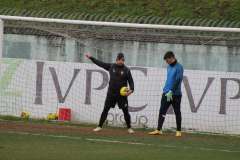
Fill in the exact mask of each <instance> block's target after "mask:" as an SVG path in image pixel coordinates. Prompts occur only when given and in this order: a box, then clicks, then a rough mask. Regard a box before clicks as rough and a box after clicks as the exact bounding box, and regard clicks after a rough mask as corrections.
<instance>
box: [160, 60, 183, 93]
mask: <svg viewBox="0 0 240 160" xmlns="http://www.w3.org/2000/svg"><path fill="white" fill-rule="evenodd" d="M182 80H183V66H182V65H181V64H180V63H178V62H175V63H173V64H170V65H168V67H167V80H166V82H165V86H164V88H163V93H164V94H166V93H167V92H169V91H170V90H171V91H172V92H173V95H182V91H181V83H182Z"/></svg>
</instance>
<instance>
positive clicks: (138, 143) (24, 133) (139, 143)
mask: <svg viewBox="0 0 240 160" xmlns="http://www.w3.org/2000/svg"><path fill="white" fill-rule="evenodd" d="M0 133H1V132H0ZM7 133H10V134H19V135H31V136H44V137H52V138H65V139H71V140H85V141H93V142H104V143H118V144H130V145H142V146H157V147H161V148H176V149H197V150H201V151H217V152H227V153H240V150H228V149H218V148H203V147H200V148H196V147H190V146H180V147H179V146H174V145H161V144H149V143H141V142H129V141H119V140H109V139H97V138H82V137H74V136H63V135H51V134H41V133H29V132H13V131H9V132H7Z"/></svg>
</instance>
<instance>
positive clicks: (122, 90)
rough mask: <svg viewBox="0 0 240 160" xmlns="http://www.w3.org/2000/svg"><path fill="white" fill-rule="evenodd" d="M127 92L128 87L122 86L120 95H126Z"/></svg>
mask: <svg viewBox="0 0 240 160" xmlns="http://www.w3.org/2000/svg"><path fill="white" fill-rule="evenodd" d="M127 92H128V87H122V88H121V89H120V95H121V96H126V95H127Z"/></svg>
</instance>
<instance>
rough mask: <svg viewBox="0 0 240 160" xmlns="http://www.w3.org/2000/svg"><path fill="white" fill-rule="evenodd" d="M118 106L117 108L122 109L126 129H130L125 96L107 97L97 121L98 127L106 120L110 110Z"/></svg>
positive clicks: (129, 117)
mask: <svg viewBox="0 0 240 160" xmlns="http://www.w3.org/2000/svg"><path fill="white" fill-rule="evenodd" d="M116 104H118V107H119V108H120V109H122V111H123V114H124V119H125V121H126V124H127V127H128V128H131V116H130V114H129V111H128V99H127V97H125V96H120V95H107V98H106V100H105V105H104V109H103V111H102V114H101V118H100V121H99V125H98V126H99V127H102V126H103V123H104V122H105V120H106V119H107V115H108V112H109V110H110V109H111V108H114V107H115V106H116Z"/></svg>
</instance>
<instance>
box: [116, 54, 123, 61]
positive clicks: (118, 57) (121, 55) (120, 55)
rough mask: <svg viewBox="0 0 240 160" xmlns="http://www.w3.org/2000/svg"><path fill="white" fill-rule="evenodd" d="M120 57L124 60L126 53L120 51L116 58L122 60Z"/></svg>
mask: <svg viewBox="0 0 240 160" xmlns="http://www.w3.org/2000/svg"><path fill="white" fill-rule="evenodd" d="M120 59H123V60H124V54H123V53H118V55H117V58H116V60H120Z"/></svg>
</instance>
